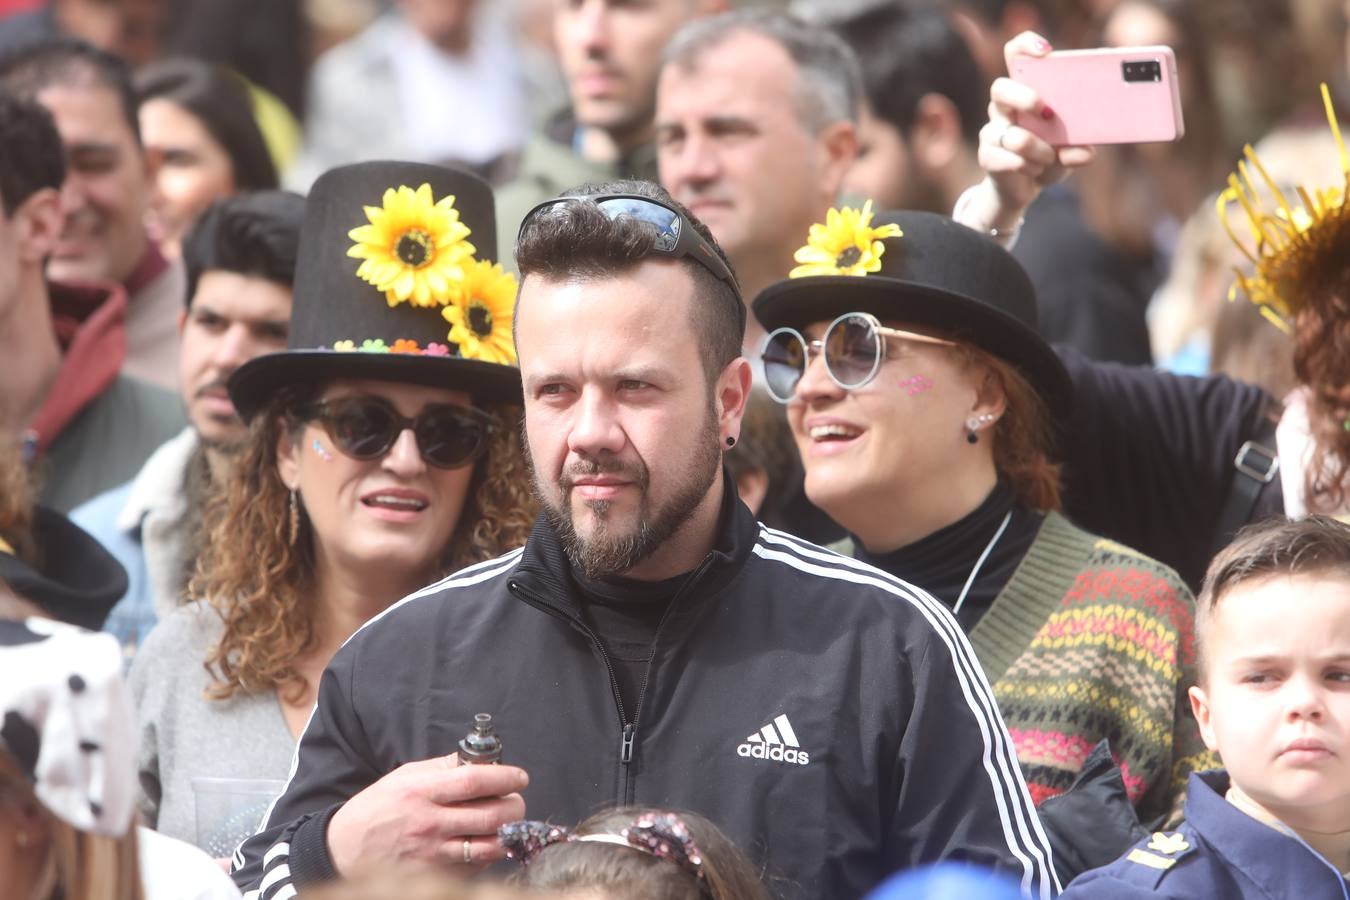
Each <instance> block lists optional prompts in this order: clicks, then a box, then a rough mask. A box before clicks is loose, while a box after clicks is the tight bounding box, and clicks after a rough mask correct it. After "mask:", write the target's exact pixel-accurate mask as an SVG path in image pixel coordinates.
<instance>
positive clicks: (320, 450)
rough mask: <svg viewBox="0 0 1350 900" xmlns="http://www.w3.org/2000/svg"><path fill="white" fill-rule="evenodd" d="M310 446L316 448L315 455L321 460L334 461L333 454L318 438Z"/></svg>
mask: <svg viewBox="0 0 1350 900" xmlns="http://www.w3.org/2000/svg"><path fill="white" fill-rule="evenodd" d="M310 446H311V447H313V448H314V454H315V455H316V456H318V457H319V459H322V460H323V461H324V462H332V461H333V454H331V453H329V452H328V448H327V447H325V446H324V445H323V442H322V441H320V440H319V439H318V438H315V439H314V443H312V444H310Z"/></svg>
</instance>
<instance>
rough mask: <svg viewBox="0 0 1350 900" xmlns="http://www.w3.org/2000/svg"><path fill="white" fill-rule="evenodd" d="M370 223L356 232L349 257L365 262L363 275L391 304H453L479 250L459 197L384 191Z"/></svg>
mask: <svg viewBox="0 0 1350 900" xmlns="http://www.w3.org/2000/svg"><path fill="white" fill-rule="evenodd" d="M365 211H366V218H367V219H369V220H370V221H369V224H366V225H361V226H360V227H357V228H353V229H352V230H351V231H350V232H348V236H349V237H350V238H351V239H352V240H354V241H356V244H355V245H354V246H352V247H351V248H350V249H348V250H347V255H348V256H351V257H355V258H357V259H360V260H364V261H363V262H362V263H361V267H360V268H359V269H357V270H356V274H357V276H358V277H360V278H362V279H364V280H365V281H367V282H369V283H370V284H373V285H374V286H375V287H376V288H378V289H379V290H381V291H384V295H385V299H386V300H388V301H389V305H390V306H397V305H398V304H400V303H405V302H406V303H411V304H413V305H414V306H423V307H436V306H444V305H445V304H446V303H448V302H449V299H450V293H451V291H452V290H453V289H454V288H455V287H456V286H457V282H459V281H461V280H462V279H463V277H464V268H463V267H464V263H465V262H466V261H467V260H469V259H472V257H473V254H474V253H475V249H474V246H473V244H470V243H469V242H468V241H467V240H466V238H467V237H468V236H469V226H467V225H465V224H464V223H463V222H461V221H460V220H459V210H457V209H455V198H454V197H453V196H449V197H443V198H441V199H440V200H433V198H432V193H431V185H429V184H423V185H422V186H421V187H419V188H418V189H417V190H415V191H414V190H413V189H412V188H410V187H408V186H407V185H402V186H400V187H398V188H397V189H395V188H389V189H388V190H386V191H385V192H384V205H383V206H367V207H365Z"/></svg>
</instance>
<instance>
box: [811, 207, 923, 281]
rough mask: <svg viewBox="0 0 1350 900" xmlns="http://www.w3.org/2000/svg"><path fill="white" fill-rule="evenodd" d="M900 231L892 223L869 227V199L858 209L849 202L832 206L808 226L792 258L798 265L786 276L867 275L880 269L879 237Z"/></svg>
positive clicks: (889, 236) (880, 246)
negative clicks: (821, 220)
mask: <svg viewBox="0 0 1350 900" xmlns="http://www.w3.org/2000/svg"><path fill="white" fill-rule="evenodd" d="M903 234H904V232H902V231H901V230H900V226H899V225H896V224H895V223H890V224H888V225H882V226H881V227H879V228H873V227H872V201H871V200H868V201H867V202H866V203H865V204H863V208H862V209H861V210H857V209H854V208H853V207H851V206H845V207H843V208H842V209H832V210H830V211H829V213H828V214H827V215H826V217H825V224H823V225H821V224H819V223H817V224H815V225H812V226H811V232H810V234H809V236H808V238H807V242H806V246H804V247H801V248H799V249H798V250H797V252H796V253H794V254H793V255H792V258H793V259H795V260H796V261H797V262H799V263H801V265H799V266H797V267H796V268H795V269H793V270H792V271H791V272H789V273H788V277H789V278H806V277H808V276H810V275H867V274H869V273H872V272H879V271H881V257H882V254H884V253H885V252H886V245H885V244H883V243H882V241H883V240H884V239H886V238H892V237H901V236H902V235H903Z"/></svg>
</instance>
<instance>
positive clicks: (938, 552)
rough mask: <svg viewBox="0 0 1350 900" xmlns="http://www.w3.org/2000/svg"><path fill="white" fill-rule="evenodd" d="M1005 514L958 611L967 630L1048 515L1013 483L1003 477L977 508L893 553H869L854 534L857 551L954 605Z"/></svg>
mask: <svg viewBox="0 0 1350 900" xmlns="http://www.w3.org/2000/svg"><path fill="white" fill-rule="evenodd" d="M1005 516H1008V517H1009V518H1008V527H1007V528H1006V529H1004V531H1003V534H1002V535H1001V536H1000V537H999V539H998V540H997V541H996V542H995V543H994V545H993V549H992V550H990V552H989V556H988V557H987V558H986V559H985V561H984V564H983V565H982V566H980V571H979V573H978V574H977V575H976V576H975V581H974V583H973V584H972V585H971V586H970V592H969V593H968V594H966V600H965V603H963V604H961V609H960V611H959V612H957V614H956V618H957V621H959V622H960V623H961V627H962V628H964V629H965V630H966V632H967V633H969V632H970V630H971V629H972V628H974V627H975V623H976V622H978V621H979V620H980V618H981V617H982V616H983V615H984V614H985V613H986V612H987V611H988V610H989V607H990V606H992V605H993V603H994V598H995V597H997V596H998V594H999V592H1000V591H1002V590H1003V586H1004V585H1006V584H1007V583H1008V581H1009V580H1010V579H1011V578H1012V576H1013V572H1015V571H1016V570H1017V566H1018V564H1019V563H1020V562H1021V561H1022V557H1024V556H1026V555H1027V551H1028V550H1029V549H1031V544H1032V542H1033V541H1035V540H1036V534H1037V533H1038V532H1039V531H1040V529H1041V523H1042V522H1043V521H1044V519H1045V517H1044V515H1043V514H1041V513H1039V512H1036V511H1034V510H1030V509H1027V508H1026V507H1025V506H1023V505H1022V504H1020V503H1018V502H1017V496H1016V494H1015V493H1014V491H1013V488H1012V485H1011V484H1009V483H1008V482H1007V481H1006V480H1004V479H1001V478H1000V479H999V482H998V484H997V485H995V487H994V489H993V491H991V492H990V493H989V496H988V497H986V498H985V499H984V502H983V503H981V504H980V505H979V506H977V507H976V508H975V509H974V511H972V512H970V513H969V514H967V515H966V516H965V517H964V518H962V519H959V520H957V521H956V522H953V523H952V524H951V525H948V526H946V527H945V528H940V529H938V530H937V531H935V532H933V533H932V534H930V535H928V536H927V537H923V538H920V539H919V540H917V541H915V542H914V543H912V544H909V545H908V546H905V547H901V548H900V549H899V550H894V551H892V552H890V553H869V552H867V550H866V549H864V548H863V545H862V542H861V541H859V540H858V539H857V538H856V537H855V538H854V539H853V543H854V547H855V548H856V549H855V552H854V555H855V556H857V558H858V559H860V560H862V561H863V562H865V563H868V564H869V565H873V566H876V567H877V568H878V569H883V570H885V571H887V572H890V573H891V574H892V575H895V576H897V577H899V578H903V579H904V580H905V581H908V582H909V583H910V584H913V585H915V586H917V587H921V588H923V589H924V590H926V591H928V593H930V594H932V595H933V596H934V597H936V598H938V599H939V600H941V601H942V602H943V603H945V604H946V605H947V607H948V608H954V607H955V606H956V601H957V598H959V597H960V596H961V588H962V587H964V586H965V583H966V579H967V578H969V577H970V572H971V569H973V568H974V567H975V563H976V561H977V560H979V558H980V556H981V554H983V553H984V551H985V548H986V547H988V546H989V542H990V541H991V540H993V538H994V535H995V534H996V533H997V532H998V530H999V527H1000V526H1001V525H1002V524H1003V519H1004V517H1005Z"/></svg>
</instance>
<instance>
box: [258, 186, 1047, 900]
mask: <svg viewBox="0 0 1350 900" xmlns="http://www.w3.org/2000/svg"><path fill="white" fill-rule="evenodd" d="M608 188H609V190H606V189H596V190H595V191H594V192H588V193H589V199H588V200H585V201H579V200H571V201H565V202H563V203H560V204H558V205H556V206H553V207H551V208H548V209H545V210H542V211H539V212H537V213H535V214H532V216H531V217H527V219H526V223H525V225H524V227H523V230H522V233H521V239H520V244H519V247H518V250H517V258H518V262H519V264H520V269H521V272H522V274H523V275H524V283H523V285H522V289H521V294H520V301H519V306H518V309H517V312H516V319H515V327H516V343H517V347H518V348H519V352H520V359H521V373H522V378H523V381H524V393H525V410H526V433H527V436H528V438H529V444H530V454H531V460H532V463H533V467H534V471H535V480H536V487H537V489H538V491H539V493H540V496H541V499H542V500H543V503H544V507H545V513H544V515H542V516H541V517H540V520H539V522H538V524H537V525H536V527H535V529H534V531H533V533H532V534H531V536H530V538H529V542H528V543H527V544H526V546H525V547H524V548H523V550H520V551H516V552H513V553H510V554H507V555H506V556H504V557H501V558H499V559H496V560H493V561H490V562H486V563H482V564H479V565H477V566H474V567H472V568H469V569H466V570H464V571H462V572H460V573H458V574H456V575H453V576H451V577H450V578H447V579H445V580H444V581H442V582H440V583H438V584H435V585H432V586H430V587H428V588H426V589H425V590H423V591H420V592H419V593H417V594H414V595H413V596H411V597H409V598H407V599H405V600H404V601H402V602H401V603H399V604H398V605H396V606H395V607H393V608H391V609H390V610H388V611H387V612H386V613H384V614H383V615H381V616H379V617H377V618H376V619H374V620H372V621H371V622H370V623H368V624H367V625H366V626H365V627H364V628H363V629H362V630H360V631H359V632H357V634H356V635H355V636H353V637H352V638H351V640H349V641H348V642H347V644H346V645H345V646H344V647H343V648H342V650H341V651H339V652H338V654H337V655H336V656H335V657H334V659H333V661H332V663H331V664H330V665H329V667H328V670H327V671H326V672H325V673H324V676H323V679H322V683H321V685H320V690H319V698H318V703H317V707H316V710H315V712H314V714H313V717H312V718H311V720H310V722H309V725H308V727H307V728H306V730H305V733H304V735H303V737H302V739H301V742H300V747H299V750H298V753H297V757H296V763H295V767H294V770H293V774H292V777H291V779H290V783H289V784H288V786H287V788H286V790H285V792H284V793H283V795H282V796H281V798H280V799H279V800H278V801H277V802H276V804H275V805H274V807H273V808H272V809H271V811H270V813H269V815H268V817H267V819H266V821H265V822H264V823H263V826H262V829H261V830H260V832H259V833H258V834H257V835H255V836H254V837H253V838H252V839H250V840H249V841H248V842H246V843H245V844H244V846H243V847H242V848H241V850H240V852H239V853H238V854H236V859H235V873H234V874H235V878H236V880H237V882H238V883H239V884H240V886H241V887H243V888H244V889H245V890H246V891H249V892H250V893H248V894H247V895H246V896H249V897H260V898H262V900H285V898H288V897H290V896H291V895H292V894H293V893H294V892H295V891H296V890H297V889H299V888H301V887H303V886H304V885H305V884H307V883H311V882H313V881H317V880H321V879H324V878H330V877H333V876H334V875H336V874H341V873H343V872H345V871H348V870H349V869H351V868H354V867H356V866H357V865H359V864H362V863H366V862H374V861H380V860H381V859H383V860H384V861H388V859H389V858H390V857H394V856H419V857H424V858H439V859H441V860H443V861H446V862H452V863H456V864H463V863H468V864H470V865H481V864H483V863H486V862H490V861H492V860H493V859H496V858H498V857H499V856H500V852H499V851H498V850H496V848H495V846H494V844H493V841H492V834H493V831H494V829H495V828H496V826H497V825H498V824H499V820H500V818H501V816H502V815H504V814H505V812H504V810H505V809H507V808H509V804H505V803H503V802H502V798H501V797H500V796H499V795H502V794H506V793H508V792H510V791H513V790H515V789H516V788H517V787H519V786H520V785H519V781H520V780H523V775H522V774H520V773H518V772H517V771H516V770H515V769H514V768H512V767H508V766H501V767H482V766H459V765H456V760H455V758H454V757H452V756H450V754H452V753H453V752H454V751H455V749H456V743H457V741H458V740H459V739H460V738H461V737H462V736H463V735H464V733H465V731H466V730H467V727H468V725H469V724H470V723H471V722H472V721H473V716H474V714H475V713H478V712H483V711H487V712H490V713H492V715H493V721H494V723H495V724H496V726H497V729H498V732H499V733H500V734H501V736H502V739H503V741H504V744H505V758H504V761H505V762H509V763H511V764H512V766H519V767H521V768H522V769H523V770H525V771H526V772H528V773H529V786H528V788H527V789H526V790H525V791H524V799H525V802H526V804H527V805H528V808H529V812H530V815H531V816H532V817H534V818H547V819H549V820H552V821H555V822H560V823H574V822H576V821H578V820H580V819H582V818H584V817H586V816H587V815H589V814H591V813H593V812H595V811H597V810H599V809H602V808H605V807H609V806H613V805H618V804H623V805H638V806H646V807H665V808H676V809H691V810H694V811H697V812H700V813H702V814H704V815H706V816H708V817H710V818H711V819H713V820H714V821H715V822H717V823H718V824H719V825H720V826H721V827H722V828H724V829H725V830H726V831H727V832H728V834H729V835H730V836H731V837H732V838H733V839H734V840H735V841H736V842H737V843H738V844H739V845H740V846H741V847H742V848H743V849H744V850H746V851H747V852H748V853H749V854H750V855H751V856H752V857H753V858H754V859H755V860H756V861H757V862H760V863H761V864H763V865H764V866H765V868H766V871H767V873H768V874H769V876H770V886H771V888H772V889H773V890H774V892H775V893H776V894H778V895H780V896H783V897H794V898H796V897H801V898H825V897H828V898H855V897H859V896H861V895H862V894H864V893H865V892H866V891H867V890H868V889H870V888H871V887H872V886H874V885H875V884H876V883H877V882H878V881H880V880H881V879H882V878H883V877H884V876H885V875H887V874H888V873H890V872H892V871H895V870H897V869H902V868H906V867H910V866H914V865H918V864H921V863H927V862H936V861H939V860H968V861H972V862H975V863H978V864H982V865H985V866H989V867H994V868H998V869H1002V870H1005V871H1009V872H1011V873H1013V874H1015V875H1016V877H1018V878H1020V879H1021V881H1022V885H1023V888H1024V890H1025V891H1026V893H1027V894H1028V895H1029V896H1033V897H1041V898H1048V897H1050V896H1052V895H1053V893H1054V892H1055V891H1056V890H1057V888H1058V886H1057V884H1056V882H1055V876H1054V872H1053V868H1052V865H1051V863H1050V851H1049V845H1048V842H1047V840H1046V838H1045V835H1044V833H1043V831H1042V830H1041V826H1040V823H1039V822H1038V820H1037V818H1036V814H1035V811H1034V810H1033V808H1032V804H1031V802H1030V799H1029V797H1028V795H1027V792H1026V788H1025V786H1024V784H1023V782H1022V778H1021V775H1020V773H1019V772H1018V769H1017V762H1016V758H1015V756H1014V753H1013V747H1012V742H1011V741H1010V740H1009V738H1008V735H1007V733H1006V731H1005V729H1004V727H1003V725H1002V723H1001V721H1000V720H999V718H998V713H997V711H996V707H995V704H994V699H993V696H992V693H991V691H990V689H989V685H988V683H987V682H986V680H985V677H984V675H983V673H982V672H981V671H980V668H979V665H978V663H977V662H976V661H975V656H974V654H973V653H972V652H971V649H970V647H969V645H968V644H967V642H966V639H965V638H964V636H963V635H962V633H961V630H960V628H959V627H958V626H957V624H956V622H955V620H954V619H953V618H952V617H951V616H950V615H949V614H948V612H947V610H946V609H945V608H944V607H942V606H941V605H940V604H939V603H937V602H935V601H934V600H933V599H932V598H931V597H929V596H928V595H927V594H925V593H924V592H922V591H921V590H918V589H916V588H913V587H911V586H909V585H907V584H905V583H904V582H901V581H899V580H897V579H895V578H892V577H890V576H889V575H886V574H884V573H882V572H879V571H877V570H874V569H871V568H869V567H868V566H866V565H863V564H861V563H858V562H855V561H853V560H850V559H846V558H843V557H840V556H838V555H836V554H833V553H831V552H829V551H827V550H823V549H821V548H819V547H816V546H814V545H811V544H808V543H805V542H803V541H800V540H797V539H795V538H792V537H789V536H787V535H785V534H781V533H778V532H774V531H771V530H769V529H767V528H764V527H763V526H761V525H759V524H757V523H756V522H755V521H754V519H753V517H752V516H751V514H750V512H749V511H748V510H747V509H746V508H745V507H744V506H743V505H742V504H741V503H740V502H739V501H738V500H737V499H736V497H735V493H734V488H730V487H728V485H729V484H730V482H729V480H728V478H727V476H726V475H725V474H724V472H723V470H722V466H721V453H722V449H723V448H724V447H727V446H730V445H733V444H734V443H735V437H736V435H737V433H738V431H739V427H740V417H741V413H742V411H743V409H744V405H745V398H746V395H747V393H748V391H749V386H750V371H749V365H748V363H747V362H746V361H745V360H744V359H743V358H740V357H739V353H740V341H741V337H742V334H743V329H744V322H745V319H744V316H745V307H744V306H743V304H742V303H741V301H740V297H739V292H738V291H737V290H736V288H735V284H734V279H733V278H732V277H731V276H730V274H729V272H728V271H727V270H726V269H725V262H724V260H725V257H723V256H722V254H721V251H720V249H717V248H716V247H715V245H714V244H713V243H712V240H711V236H710V235H708V233H707V231H706V229H704V228H703V227H702V226H701V225H694V224H692V223H690V222H689V221H688V220H686V219H682V218H677V217H676V215H675V214H674V212H673V210H674V209H675V208H677V207H674V206H673V204H672V201H670V199H669V198H668V197H667V196H666V195H665V194H664V192H660V190H659V189H658V188H655V187H654V186H651V185H646V184H644V183H641V182H626V183H619V184H616V185H610V186H608ZM609 193H624V194H634V193H641V194H642V195H643V196H650V197H652V198H653V200H654V201H655V204H657V205H655V206H644V205H643V201H637V202H636V204H635V202H634V201H632V200H618V201H614V200H609V201H606V200H604V199H602V198H603V195H605V194H609ZM663 205H664V206H669V207H670V208H671V210H672V211H671V212H666V213H663V212H662V210H661V206H663ZM625 213H627V214H625ZM616 217H618V218H616ZM635 217H641V218H645V219H648V220H650V221H652V222H653V223H654V224H656V226H657V230H653V229H652V228H651V226H650V225H645V224H642V223H639V222H637V221H635ZM485 769H492V770H494V771H484V770H485ZM429 807H433V808H435V809H436V810H437V811H438V812H439V813H440V814H441V815H440V818H435V817H428V815H427V812H426V811H427V809H428V808H429Z"/></svg>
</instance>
